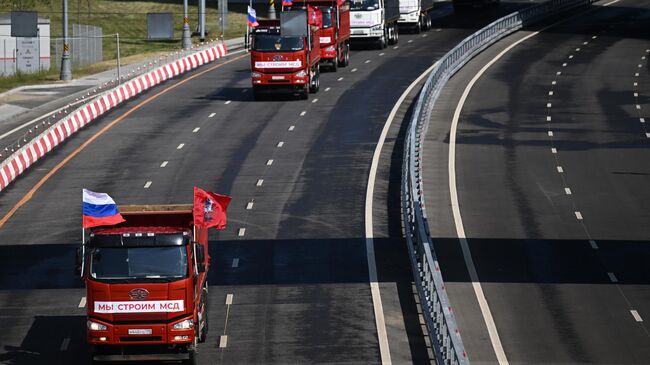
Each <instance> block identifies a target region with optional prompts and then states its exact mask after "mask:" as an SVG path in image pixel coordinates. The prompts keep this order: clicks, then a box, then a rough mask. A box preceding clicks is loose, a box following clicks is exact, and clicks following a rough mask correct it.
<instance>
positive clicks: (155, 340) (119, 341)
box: [87, 319, 194, 346]
mask: <svg viewBox="0 0 650 365" xmlns="http://www.w3.org/2000/svg"><path fill="white" fill-rule="evenodd" d="M91 320H92V321H93V322H97V323H101V324H103V325H105V326H106V330H103V331H94V330H90V329H88V330H87V339H88V343H89V344H91V345H97V346H105V345H125V346H135V345H163V346H175V345H189V344H192V343H193V342H194V328H191V329H187V330H173V329H172V328H173V323H162V324H161V323H137V324H112V323H107V322H103V321H99V320H97V319H91Z"/></svg>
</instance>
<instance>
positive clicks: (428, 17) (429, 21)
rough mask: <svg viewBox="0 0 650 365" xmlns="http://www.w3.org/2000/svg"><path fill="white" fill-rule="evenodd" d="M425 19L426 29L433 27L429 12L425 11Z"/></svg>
mask: <svg viewBox="0 0 650 365" xmlns="http://www.w3.org/2000/svg"><path fill="white" fill-rule="evenodd" d="M426 19H427V30H431V28H433V21H432V20H431V14H429V13H427V15H426Z"/></svg>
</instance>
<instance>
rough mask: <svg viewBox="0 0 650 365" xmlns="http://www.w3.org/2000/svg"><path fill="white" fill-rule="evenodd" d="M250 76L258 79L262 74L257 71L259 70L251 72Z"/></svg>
mask: <svg viewBox="0 0 650 365" xmlns="http://www.w3.org/2000/svg"><path fill="white" fill-rule="evenodd" d="M251 77H252V78H254V79H259V78H260V77H262V74H261V73H259V72H255V71H253V72H251Z"/></svg>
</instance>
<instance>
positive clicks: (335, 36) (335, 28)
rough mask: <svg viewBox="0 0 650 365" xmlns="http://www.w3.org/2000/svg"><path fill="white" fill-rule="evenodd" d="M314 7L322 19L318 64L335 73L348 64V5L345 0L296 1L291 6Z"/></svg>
mask: <svg viewBox="0 0 650 365" xmlns="http://www.w3.org/2000/svg"><path fill="white" fill-rule="evenodd" d="M296 5H298V6H304V7H307V6H309V5H311V6H315V7H317V8H318V9H320V11H321V13H322V17H323V21H322V25H321V29H320V37H319V40H320V62H321V65H329V66H330V68H331V70H332V71H334V72H336V70H337V68H338V67H339V66H341V67H345V66H347V65H348V64H349V63H350V3H348V2H347V1H345V0H297V1H294V2H293V5H292V6H296Z"/></svg>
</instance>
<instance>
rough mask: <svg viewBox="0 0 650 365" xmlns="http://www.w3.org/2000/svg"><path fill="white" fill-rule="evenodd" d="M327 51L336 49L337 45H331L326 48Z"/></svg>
mask: <svg viewBox="0 0 650 365" xmlns="http://www.w3.org/2000/svg"><path fill="white" fill-rule="evenodd" d="M325 51H326V52H334V51H336V46H329V47H327V48H325Z"/></svg>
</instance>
